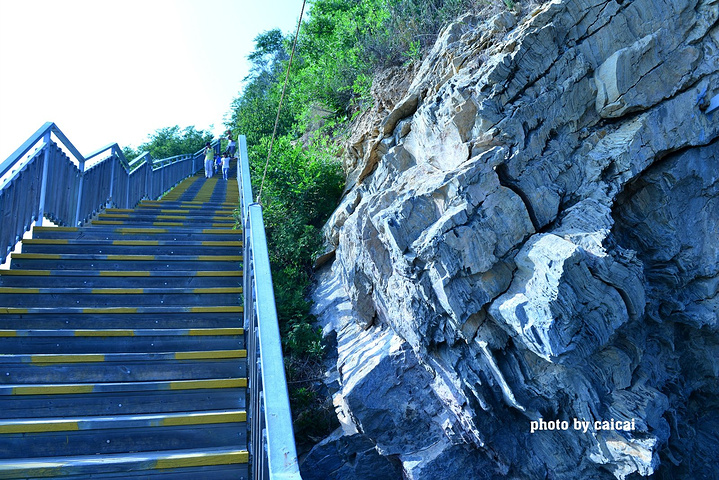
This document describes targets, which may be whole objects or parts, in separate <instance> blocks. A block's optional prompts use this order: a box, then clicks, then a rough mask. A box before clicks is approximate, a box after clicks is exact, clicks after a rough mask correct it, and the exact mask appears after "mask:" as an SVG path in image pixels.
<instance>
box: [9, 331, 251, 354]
mask: <svg viewBox="0 0 719 480" xmlns="http://www.w3.org/2000/svg"><path fill="white" fill-rule="evenodd" d="M19 339H22V341H19ZM244 346H245V345H244V331H242V329H239V328H206V329H82V330H73V329H62V330H0V352H3V353H4V354H32V355H38V354H79V353H95V354H97V353H99V354H104V353H150V352H155V353H162V352H193V351H198V350H203V349H205V350H239V349H243V348H244Z"/></svg>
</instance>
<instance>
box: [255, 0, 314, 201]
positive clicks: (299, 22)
mask: <svg viewBox="0 0 719 480" xmlns="http://www.w3.org/2000/svg"><path fill="white" fill-rule="evenodd" d="M306 2H307V0H302V10H300V19H299V20H298V21H297V31H296V32H295V39H294V41H293V42H292V53H291V54H290V63H289V65H287V72H286V74H285V83H284V85H282V94H281V95H280V103H279V105H278V106H277V117H276V118H275V127H274V129H273V130H272V138H270V149H269V150H268V151H267V160H266V161H265V170H264V172H263V173H262V182H260V191H259V192H258V193H257V203H259V204H262V201H261V200H262V188H263V187H264V186H265V177H266V176H267V166H268V165H269V164H270V156H271V155H272V145H273V144H274V143H275V135H276V134H277V125H278V124H279V123H280V111H281V110H282V101H283V100H284V98H285V89H286V88H287V83H288V81H289V79H290V69H291V68H292V59H293V58H294V57H295V48H296V47H297V39H298V38H299V36H300V26H301V25H302V16H303V15H304V14H305V3H306Z"/></svg>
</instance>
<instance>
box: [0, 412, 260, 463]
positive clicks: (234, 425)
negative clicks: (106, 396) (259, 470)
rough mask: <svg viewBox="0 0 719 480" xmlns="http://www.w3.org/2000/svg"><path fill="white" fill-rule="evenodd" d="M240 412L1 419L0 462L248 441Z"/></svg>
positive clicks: (243, 415)
mask: <svg viewBox="0 0 719 480" xmlns="http://www.w3.org/2000/svg"><path fill="white" fill-rule="evenodd" d="M245 420H246V414H245V412H244V411H241V410H230V411H203V412H190V413H185V412H183V413H163V414H143V415H112V416H102V417H95V416H79V417H74V418H72V417H70V418H68V417H50V418H30V419H3V420H0V459H12V458H18V457H20V456H22V457H24V458H32V457H44V456H48V455H49V456H72V455H80V454H83V453H86V452H93V453H94V454H95V455H102V454H113V453H125V452H133V451H134V452H143V451H157V450H177V449H183V448H184V449H189V448H194V449H201V448H213V447H214V448H219V447H223V446H226V445H233V444H237V445H239V444H242V443H246V442H247V428H246V426H245Z"/></svg>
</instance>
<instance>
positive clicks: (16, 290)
mask: <svg viewBox="0 0 719 480" xmlns="http://www.w3.org/2000/svg"><path fill="white" fill-rule="evenodd" d="M55 293H61V294H93V295H127V294H133V293H135V294H193V293H198V294H202V293H207V294H210V293H242V287H197V288H183V287H147V288H115V287H99V288H85V287H0V294H8V295H9V294H14V295H31V294H55Z"/></svg>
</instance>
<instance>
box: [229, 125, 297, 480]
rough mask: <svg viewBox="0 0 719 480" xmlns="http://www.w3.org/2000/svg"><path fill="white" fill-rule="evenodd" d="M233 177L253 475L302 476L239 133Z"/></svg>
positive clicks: (260, 479)
mask: <svg viewBox="0 0 719 480" xmlns="http://www.w3.org/2000/svg"><path fill="white" fill-rule="evenodd" d="M238 143H239V161H238V166H237V182H238V184H239V186H240V210H241V212H242V224H243V227H244V256H243V275H244V288H243V289H242V291H243V294H244V300H245V305H244V316H245V323H244V327H245V333H246V338H247V365H248V379H249V388H248V397H249V398H248V402H247V404H248V412H247V418H248V424H249V427H248V428H249V430H250V433H249V451H250V461H251V467H250V471H251V478H252V480H301V478H302V477H301V476H300V471H299V464H298V461H297V452H296V449H295V437H294V432H293V430H292V416H291V414H290V402H289V395H288V393H287V382H286V380H285V366H284V362H283V361H282V345H281V342H280V329H279V326H278V323H277V310H276V308H275V294H274V291H273V289H272V273H271V272H270V259H269V255H268V251H267V239H266V237H265V226H264V223H263V220H262V207H261V206H260V205H259V204H258V203H254V201H253V199H252V185H251V183H250V166H249V161H248V158H247V142H246V139H245V136H244V135H241V136H240V138H239V142H238Z"/></svg>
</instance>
